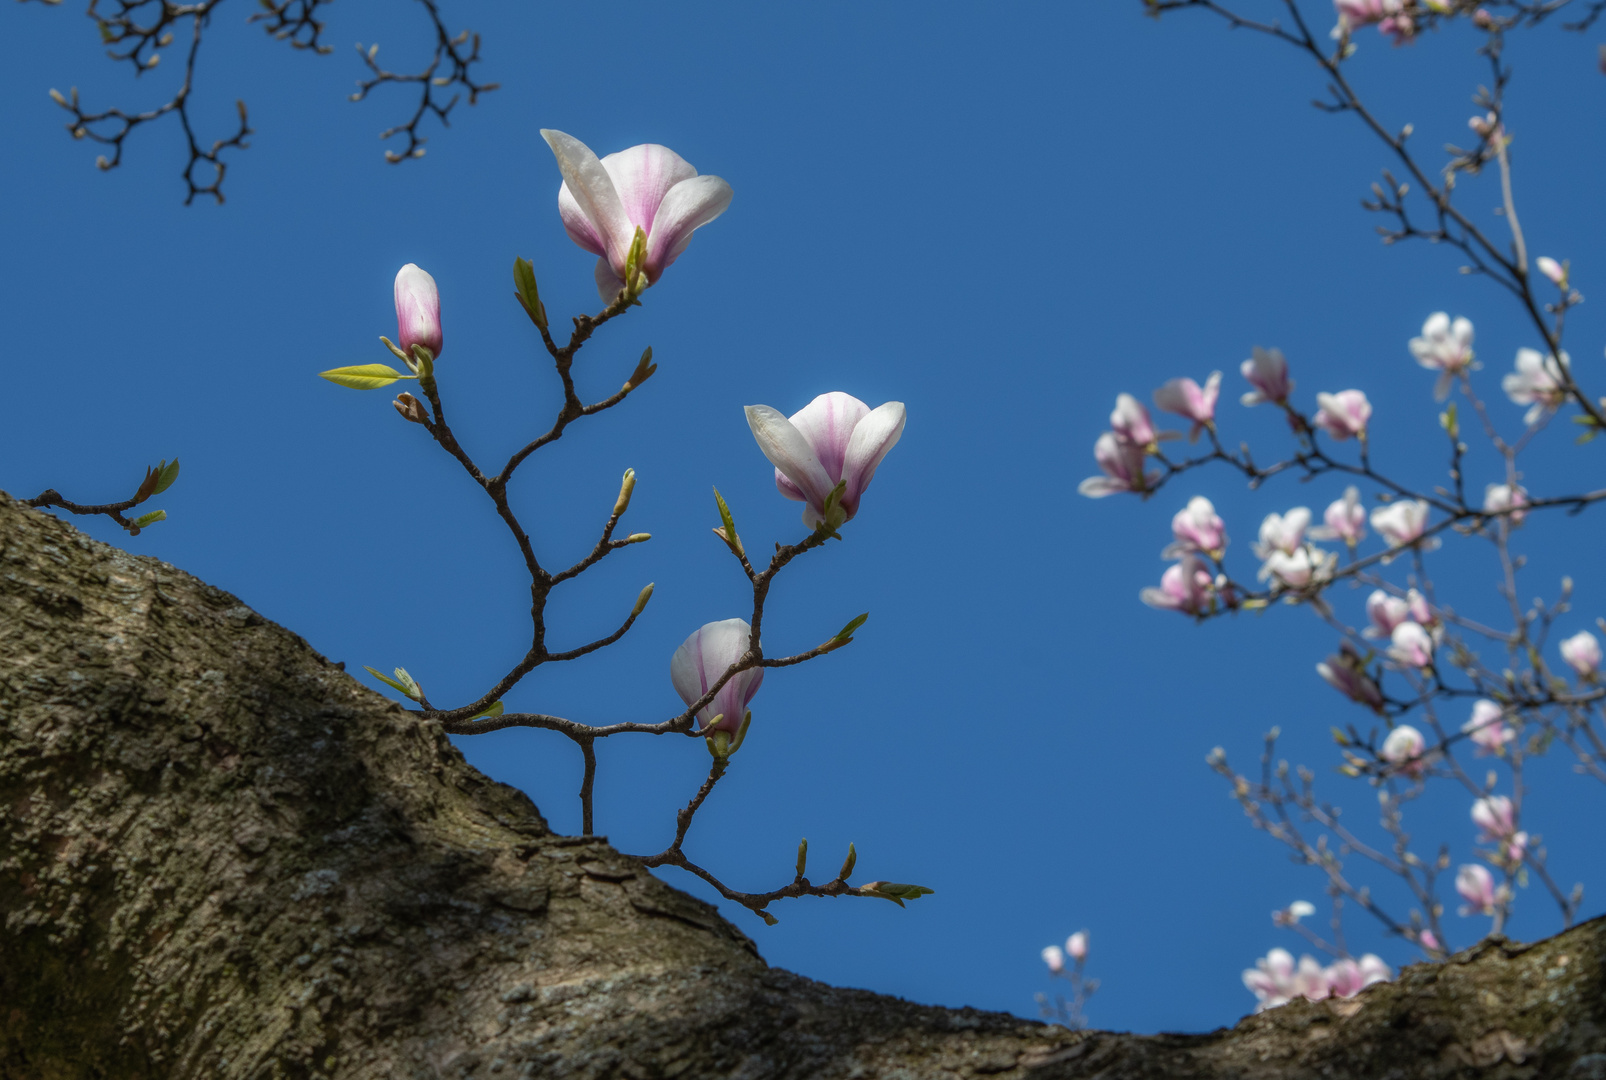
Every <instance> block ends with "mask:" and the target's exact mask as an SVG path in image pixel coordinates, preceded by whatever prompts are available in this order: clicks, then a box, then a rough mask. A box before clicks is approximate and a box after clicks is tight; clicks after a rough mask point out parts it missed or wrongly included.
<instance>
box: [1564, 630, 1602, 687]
mask: <svg viewBox="0 0 1606 1080" xmlns="http://www.w3.org/2000/svg"><path fill="white" fill-rule="evenodd" d="M1561 658H1562V659H1563V660H1565V661H1567V663H1568V664H1569V665H1571V666H1572V669H1573V670H1574V671H1576V672H1578V674H1579V676H1581V677H1582V678H1585V679H1593V678H1594V677H1595V674H1596V673H1597V672H1599V671H1600V659H1601V657H1600V642H1599V641H1596V640H1595V635H1594V634H1591V633H1590V632H1589V631H1588V630H1580V631H1578V633H1576V634H1574V635H1573V636H1572V637H1570V638H1567V639H1566V640H1565V641H1563V642H1562V643H1561Z"/></svg>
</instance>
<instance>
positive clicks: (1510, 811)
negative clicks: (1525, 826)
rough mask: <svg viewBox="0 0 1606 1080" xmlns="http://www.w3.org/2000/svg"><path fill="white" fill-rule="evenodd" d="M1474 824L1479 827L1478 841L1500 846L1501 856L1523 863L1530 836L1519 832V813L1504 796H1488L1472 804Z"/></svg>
mask: <svg viewBox="0 0 1606 1080" xmlns="http://www.w3.org/2000/svg"><path fill="white" fill-rule="evenodd" d="M1472 823H1473V824H1474V825H1476V826H1477V827H1478V833H1479V835H1478V839H1480V840H1482V841H1483V842H1484V843H1486V844H1495V843H1498V844H1499V845H1500V850H1501V854H1503V855H1504V856H1505V857H1506V858H1508V859H1510V860H1511V861H1513V862H1521V861H1522V856H1523V853H1524V852H1525V851H1526V850H1527V847H1528V834H1527V833H1525V832H1518V831H1517V812H1516V808H1515V807H1513V806H1512V804H1511V800H1510V799H1508V798H1506V797H1505V796H1504V795H1488V796H1485V797H1484V798H1481V799H1479V800H1477V801H1476V802H1474V803H1473V804H1472Z"/></svg>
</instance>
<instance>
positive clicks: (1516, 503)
mask: <svg viewBox="0 0 1606 1080" xmlns="http://www.w3.org/2000/svg"><path fill="white" fill-rule="evenodd" d="M1527 505H1528V492H1527V490H1526V489H1524V488H1523V486H1522V485H1521V484H1489V485H1487V486H1486V487H1485V488H1484V489H1483V512H1484V513H1485V514H1505V518H1506V520H1507V521H1509V522H1511V525H1512V527H1513V528H1515V527H1516V526H1518V525H1521V524H1522V522H1523V519H1524V518H1526V517H1527V516H1528V511H1526V510H1523V509H1520V508H1521V507H1524V506H1527ZM1508 510H1509V511H1510V513H1506V511H1508Z"/></svg>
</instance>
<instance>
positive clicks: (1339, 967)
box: [1322, 953, 1394, 997]
mask: <svg viewBox="0 0 1606 1080" xmlns="http://www.w3.org/2000/svg"><path fill="white" fill-rule="evenodd" d="M1322 974H1323V975H1324V976H1325V977H1326V979H1327V992H1328V994H1329V995H1331V996H1332V997H1354V996H1355V995H1356V994H1358V993H1360V992H1361V991H1362V990H1364V989H1366V988H1367V987H1368V986H1371V985H1372V984H1373V983H1380V982H1388V981H1389V980H1390V979H1392V978H1393V977H1394V972H1393V971H1391V970H1390V969H1389V966H1388V965H1387V964H1385V963H1384V962H1383V959H1382V957H1380V956H1377V955H1376V954H1374V953H1367V954H1366V955H1365V956H1363V957H1361V958H1360V959H1359V960H1351V959H1350V958H1349V957H1345V958H1344V959H1342V960H1335V961H1333V962H1332V963H1331V964H1329V965H1328V966H1327V967H1326V968H1325V969H1324V970H1323V972H1322Z"/></svg>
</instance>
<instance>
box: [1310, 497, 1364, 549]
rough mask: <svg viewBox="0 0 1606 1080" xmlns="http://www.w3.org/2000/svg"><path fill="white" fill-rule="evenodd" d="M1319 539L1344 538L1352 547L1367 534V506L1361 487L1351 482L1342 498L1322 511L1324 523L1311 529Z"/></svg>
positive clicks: (1313, 534)
mask: <svg viewBox="0 0 1606 1080" xmlns="http://www.w3.org/2000/svg"><path fill="white" fill-rule="evenodd" d="M1310 534H1311V536H1312V537H1314V538H1316V539H1318V540H1342V541H1344V543H1345V544H1346V545H1347V546H1348V547H1349V548H1350V549H1351V550H1354V548H1355V545H1356V544H1358V543H1360V541H1361V540H1362V539H1363V538H1365V536H1366V507H1364V506H1362V505H1361V489H1360V488H1358V487H1356V486H1355V485H1353V484H1351V485H1350V486H1349V487H1347V488H1345V489H1344V497H1343V498H1342V499H1334V500H1333V501H1332V502H1330V503H1328V504H1327V509H1326V510H1324V511H1323V512H1322V525H1321V526H1320V527H1319V528H1315V529H1312V530H1311V531H1310Z"/></svg>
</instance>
